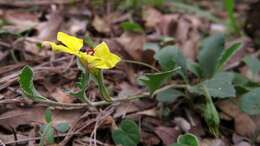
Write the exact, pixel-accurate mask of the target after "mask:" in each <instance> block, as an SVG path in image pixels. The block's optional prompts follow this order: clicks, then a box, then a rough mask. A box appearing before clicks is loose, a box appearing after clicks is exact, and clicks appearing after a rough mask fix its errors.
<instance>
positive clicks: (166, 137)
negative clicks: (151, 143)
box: [154, 126, 181, 145]
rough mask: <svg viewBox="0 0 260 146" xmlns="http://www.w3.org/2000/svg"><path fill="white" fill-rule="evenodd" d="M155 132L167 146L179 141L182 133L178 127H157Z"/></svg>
mask: <svg viewBox="0 0 260 146" xmlns="http://www.w3.org/2000/svg"><path fill="white" fill-rule="evenodd" d="M154 132H155V133H156V134H157V135H158V136H159V137H160V138H161V140H162V141H163V143H164V144H165V145H170V144H172V143H174V142H176V141H177V138H178V136H179V135H180V134H181V131H180V130H179V129H178V128H177V127H174V128H173V127H164V126H159V127H156V128H155V130H154Z"/></svg>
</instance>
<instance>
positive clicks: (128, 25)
mask: <svg viewBox="0 0 260 146" xmlns="http://www.w3.org/2000/svg"><path fill="white" fill-rule="evenodd" d="M120 26H121V27H122V28H123V30H124V31H133V32H143V28H142V27H141V26H140V25H139V24H138V23H135V22H123V23H121V25H120Z"/></svg>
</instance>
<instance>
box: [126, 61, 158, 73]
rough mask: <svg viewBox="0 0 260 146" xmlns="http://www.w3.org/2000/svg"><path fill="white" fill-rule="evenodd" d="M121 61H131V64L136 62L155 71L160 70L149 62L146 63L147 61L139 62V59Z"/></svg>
mask: <svg viewBox="0 0 260 146" xmlns="http://www.w3.org/2000/svg"><path fill="white" fill-rule="evenodd" d="M122 62H126V63H132V64H138V65H142V66H145V67H148V68H150V69H152V70H154V71H156V72H160V70H158V69H157V68H155V67H154V66H152V65H150V64H147V63H144V62H140V61H135V60H125V59H124V60H122Z"/></svg>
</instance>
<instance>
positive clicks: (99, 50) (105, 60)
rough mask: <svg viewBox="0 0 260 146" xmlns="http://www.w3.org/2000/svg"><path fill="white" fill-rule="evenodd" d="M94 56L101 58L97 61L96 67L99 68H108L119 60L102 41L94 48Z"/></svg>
mask: <svg viewBox="0 0 260 146" xmlns="http://www.w3.org/2000/svg"><path fill="white" fill-rule="evenodd" d="M94 50H95V54H94V56H96V57H100V58H102V59H101V60H102V62H100V63H97V64H98V65H96V68H99V69H110V68H113V67H115V66H116V64H117V63H118V62H119V61H120V60H121V58H120V57H119V56H117V55H116V54H113V53H111V52H110V50H109V48H108V46H107V44H106V43H105V42H102V43H101V44H99V45H98V46H97V47H96V48H95V49H94Z"/></svg>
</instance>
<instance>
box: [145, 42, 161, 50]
mask: <svg viewBox="0 0 260 146" xmlns="http://www.w3.org/2000/svg"><path fill="white" fill-rule="evenodd" d="M159 49H160V46H159V45H158V43H149V42H148V43H145V44H144V50H153V51H154V52H158V51H159Z"/></svg>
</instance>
